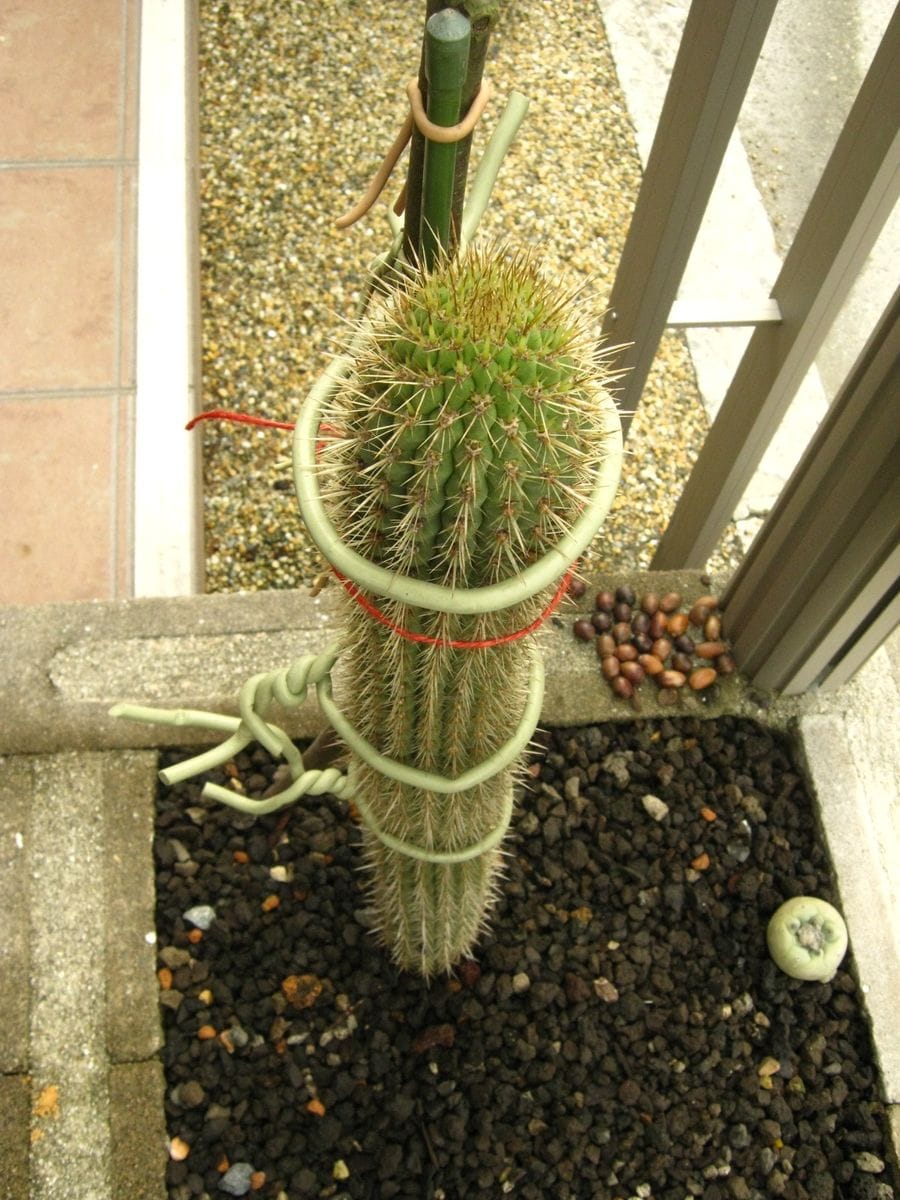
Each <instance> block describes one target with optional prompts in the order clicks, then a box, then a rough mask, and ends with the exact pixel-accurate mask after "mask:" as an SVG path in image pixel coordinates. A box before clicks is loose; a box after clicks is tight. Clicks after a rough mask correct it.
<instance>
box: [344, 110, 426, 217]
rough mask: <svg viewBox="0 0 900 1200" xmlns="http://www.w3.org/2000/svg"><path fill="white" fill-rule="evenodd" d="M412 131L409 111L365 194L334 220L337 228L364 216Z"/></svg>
mask: <svg viewBox="0 0 900 1200" xmlns="http://www.w3.org/2000/svg"><path fill="white" fill-rule="evenodd" d="M412 131H413V115H412V113H410V114H409V115H408V116H407V118H406V120H405V121H404V122H403V128H402V129H401V130H400V132H399V133H398V134H397V136H396V138H395V139H394V144H393V145H392V146H391V148H390V150H388V152H387V154H386V155H385V156H384V162H383V163H382V164H381V166H380V167H379V168H378V171H377V173H376V175H375V178H374V179H373V180H372V182H371V183H370V184H369V186H368V188H367V189H366V194H365V195H364V196H363V198H362V199H361V200H360V201H359V203H358V204H354V206H353V207H352V208H351V209H348V211H347V212H345V213H344V215H343V216H342V217H338V219H337V220H336V221H335V225H336V226H337V227H338V229H346V228H347V226H348V225H352V224H353V223H354V222H355V221H358V220H359V218H360V217H362V216H365V214H366V213H367V212H368V211H369V209H370V208H371V207H372V205H373V204H374V203H375V201H376V200H377V199H378V197H379V196H380V195H381V193H382V192H383V191H384V185H385V184H386V183H387V181H388V179H389V178H390V175H391V171H393V169H394V167H395V166H396V165H397V159H398V158H399V157H400V155H401V154H402V153H403V150H404V147H405V146H406V143H407V142H408V141H409V139H410V138H411V137H412Z"/></svg>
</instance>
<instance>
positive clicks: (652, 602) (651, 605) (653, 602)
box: [641, 592, 659, 617]
mask: <svg viewBox="0 0 900 1200" xmlns="http://www.w3.org/2000/svg"><path fill="white" fill-rule="evenodd" d="M658 608H659V596H657V594H656V592H645V593H644V595H643V596H641V609H642V610H643V611H644V612H645V613H646V614H647V616H648V617H652V616H653V614H654V613H655V612H656V611H657V609H658Z"/></svg>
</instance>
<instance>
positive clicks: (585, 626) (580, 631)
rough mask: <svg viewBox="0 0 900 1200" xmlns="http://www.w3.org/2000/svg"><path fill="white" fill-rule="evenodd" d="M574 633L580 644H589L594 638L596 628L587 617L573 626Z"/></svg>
mask: <svg viewBox="0 0 900 1200" xmlns="http://www.w3.org/2000/svg"><path fill="white" fill-rule="evenodd" d="M572 633H573V635H574V636H575V637H576V638H577V639H578V640H579V641H580V642H589V641H590V640H591V639H592V638H593V636H594V626H593V625H592V624H591V622H590V621H589V620H588V619H587V617H581V618H580V619H579V620H578V621H575V622H574V624H573V625H572Z"/></svg>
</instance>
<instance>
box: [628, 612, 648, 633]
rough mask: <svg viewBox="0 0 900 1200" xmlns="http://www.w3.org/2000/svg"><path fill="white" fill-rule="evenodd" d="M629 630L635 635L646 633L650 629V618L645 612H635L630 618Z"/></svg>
mask: <svg viewBox="0 0 900 1200" xmlns="http://www.w3.org/2000/svg"><path fill="white" fill-rule="evenodd" d="M631 628H632V629H633V630H634V632H635V633H646V632H647V630H648V629H649V628H650V618H649V617H648V616H647V614H646V613H645V612H636V613H635V614H634V616H633V617H632V618H631Z"/></svg>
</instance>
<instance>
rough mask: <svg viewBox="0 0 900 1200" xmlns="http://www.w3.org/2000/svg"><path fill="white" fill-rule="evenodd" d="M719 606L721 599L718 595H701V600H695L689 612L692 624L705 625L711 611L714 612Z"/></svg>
mask: <svg viewBox="0 0 900 1200" xmlns="http://www.w3.org/2000/svg"><path fill="white" fill-rule="evenodd" d="M718 607H719V601H718V598H717V597H716V596H701V597H700V599H699V600H695V601H694V604H693V607H692V608H691V611H690V612H689V613H688V617H689V618H690V622H691V624H692V625H703V624H705V622H706V619H707V617H709V615H710V613H712V612H714V611H715V609H717V608H718Z"/></svg>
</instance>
